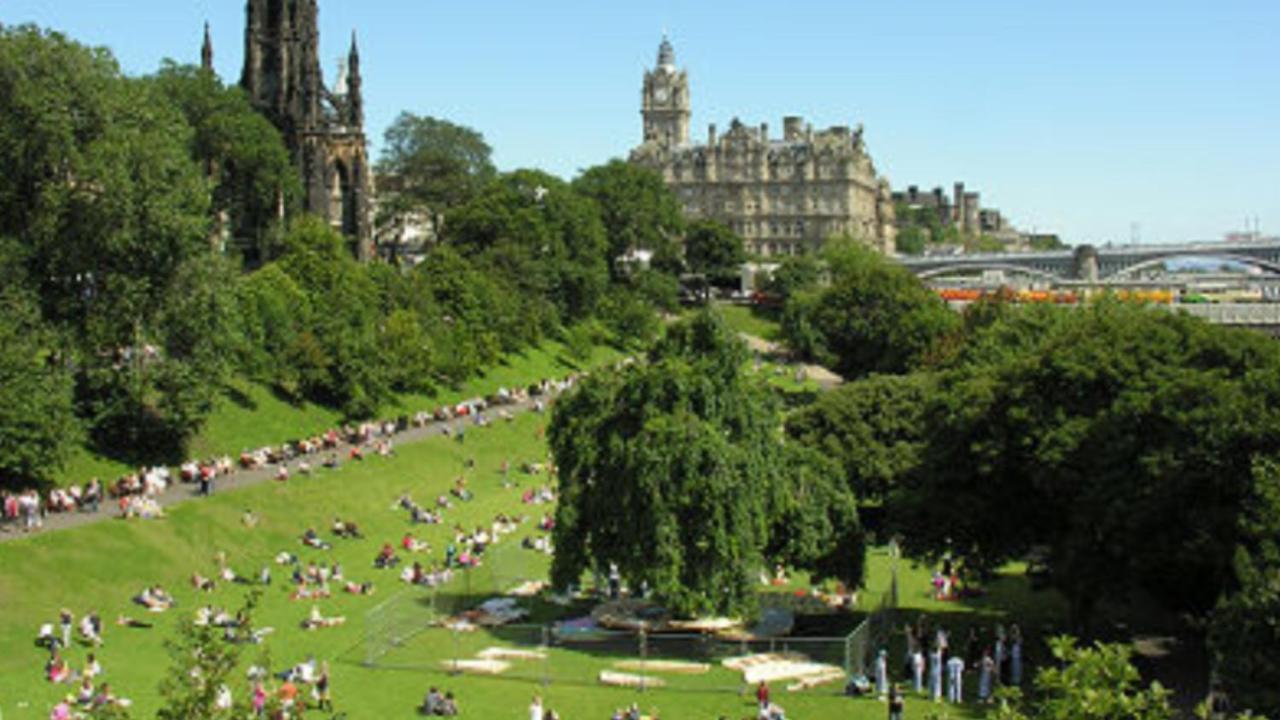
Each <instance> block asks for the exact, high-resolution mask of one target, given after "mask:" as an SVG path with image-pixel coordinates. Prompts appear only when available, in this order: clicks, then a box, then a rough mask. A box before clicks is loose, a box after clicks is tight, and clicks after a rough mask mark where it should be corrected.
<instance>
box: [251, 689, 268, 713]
mask: <svg viewBox="0 0 1280 720" xmlns="http://www.w3.org/2000/svg"><path fill="white" fill-rule="evenodd" d="M266 706H267V691H266V689H265V688H263V687H262V683H260V682H259V683H254V684H253V713H254V714H255V715H261V714H262V711H263V709H264V708H266Z"/></svg>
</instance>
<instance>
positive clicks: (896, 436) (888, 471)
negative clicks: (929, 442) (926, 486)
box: [787, 373, 934, 502]
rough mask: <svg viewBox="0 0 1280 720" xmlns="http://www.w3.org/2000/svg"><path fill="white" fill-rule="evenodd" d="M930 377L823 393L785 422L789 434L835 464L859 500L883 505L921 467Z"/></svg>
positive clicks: (880, 379) (893, 378)
mask: <svg viewBox="0 0 1280 720" xmlns="http://www.w3.org/2000/svg"><path fill="white" fill-rule="evenodd" d="M933 391H934V379H933V377H932V376H931V375H928V374H924V373H920V374H914V375H872V376H871V377H868V378H866V379H864V380H862V381H860V382H855V383H849V384H846V385H843V386H841V387H839V388H836V389H835V390H833V391H831V392H829V393H825V394H823V395H821V396H819V397H818V399H817V400H816V401H815V402H814V403H813V404H811V405H809V406H807V407H804V408H802V409H801V410H799V411H797V412H796V413H794V414H793V415H791V416H790V417H788V418H787V433H788V434H789V435H790V436H791V437H793V438H795V439H796V440H797V441H798V442H800V443H801V444H803V445H805V446H807V447H811V448H814V449H815V450H817V451H819V452H821V453H822V454H823V455H825V456H826V457H828V458H831V459H833V460H835V461H838V462H839V463H840V465H841V468H842V470H843V471H844V474H845V479H846V481H847V483H848V485H849V488H850V489H851V490H852V491H853V492H854V494H856V495H857V496H858V499H860V500H874V501H877V502H878V501H882V500H884V498H885V497H886V496H887V495H888V492H889V490H890V488H892V487H893V485H894V483H895V481H896V479H897V478H899V477H901V476H902V475H903V474H905V473H906V472H908V471H910V470H912V469H914V468H915V467H916V466H918V465H919V463H920V455H921V452H922V451H923V449H924V446H925V436H924V432H923V430H924V416H923V413H924V409H925V406H926V405H927V403H928V400H929V398H930V396H931V395H932V393H933Z"/></svg>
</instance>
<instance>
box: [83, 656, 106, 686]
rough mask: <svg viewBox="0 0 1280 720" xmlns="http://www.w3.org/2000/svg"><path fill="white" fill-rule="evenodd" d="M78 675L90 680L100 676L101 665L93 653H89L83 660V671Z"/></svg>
mask: <svg viewBox="0 0 1280 720" xmlns="http://www.w3.org/2000/svg"><path fill="white" fill-rule="evenodd" d="M80 674H81V675H83V676H84V677H86V678H89V679H90V680H93V679H94V678H96V677H98V676H99V675H101V674H102V665H101V664H99V663H98V658H97V657H95V656H94V654H93V653H89V655H88V656H87V657H86V658H85V661H84V670H83V671H81V673H80Z"/></svg>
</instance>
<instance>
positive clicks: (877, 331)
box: [782, 239, 959, 377]
mask: <svg viewBox="0 0 1280 720" xmlns="http://www.w3.org/2000/svg"><path fill="white" fill-rule="evenodd" d="M824 257H825V259H826V262H827V267H828V272H829V274H830V277H831V283H830V285H829V286H828V287H825V288H819V289H815V290H811V291H809V292H801V293H799V294H797V295H794V296H792V297H791V298H790V299H789V300H788V302H787V305H786V307H785V308H784V310H783V316H782V334H783V337H784V338H785V339H786V342H787V345H788V347H790V348H791V349H793V350H795V351H796V352H798V353H800V354H801V355H802V356H804V357H806V358H808V359H811V360H814V361H816V362H819V363H821V364H823V365H827V366H829V367H831V368H832V369H834V370H835V371H836V372H838V373H840V374H841V375H844V376H846V377H858V376H861V375H864V374H867V373H874V372H882V373H901V372H906V371H908V370H910V369H913V368H915V367H916V366H918V365H919V364H921V363H922V362H923V361H924V360H925V359H926V358H927V357H928V356H929V354H930V353H931V352H932V351H933V350H934V348H935V347H936V345H937V343H938V342H939V341H940V340H941V339H942V338H944V337H945V336H946V335H947V334H949V333H951V332H953V331H954V330H956V329H957V328H958V326H959V321H958V319H957V317H956V314H955V313H954V312H952V311H951V310H950V309H949V308H947V306H946V305H945V304H944V303H943V302H942V300H941V299H939V298H938V297H937V295H935V294H934V293H933V292H931V291H930V290H929V289H928V288H926V287H925V286H924V285H923V284H922V283H921V282H920V281H919V279H917V278H916V277H915V276H914V275H912V274H911V272H910V271H909V270H907V269H906V268H904V267H902V266H901V265H898V264H896V263H894V262H892V261H890V260H889V259H888V258H885V257H884V256H883V255H881V254H879V253H877V252H876V251H874V250H872V249H870V248H867V247H865V246H863V245H861V244H859V243H857V242H854V241H851V240H848V239H836V240H833V241H832V242H830V243H828V245H827V247H826V248H825V249H824Z"/></svg>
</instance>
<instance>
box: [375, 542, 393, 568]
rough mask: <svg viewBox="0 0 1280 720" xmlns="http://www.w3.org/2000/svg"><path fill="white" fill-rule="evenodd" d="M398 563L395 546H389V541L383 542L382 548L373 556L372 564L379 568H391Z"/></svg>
mask: <svg viewBox="0 0 1280 720" xmlns="http://www.w3.org/2000/svg"><path fill="white" fill-rule="evenodd" d="M399 564H400V558H398V557H396V551H395V548H393V547H391V543H383V545H382V549H381V550H379V551H378V554H377V556H376V557H374V558H373V566H374V567H376V568H378V569H380V570H381V569H386V568H392V567H395V566H396V565H399Z"/></svg>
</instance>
